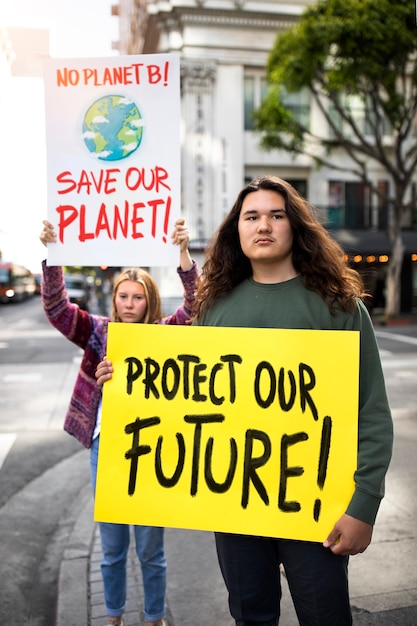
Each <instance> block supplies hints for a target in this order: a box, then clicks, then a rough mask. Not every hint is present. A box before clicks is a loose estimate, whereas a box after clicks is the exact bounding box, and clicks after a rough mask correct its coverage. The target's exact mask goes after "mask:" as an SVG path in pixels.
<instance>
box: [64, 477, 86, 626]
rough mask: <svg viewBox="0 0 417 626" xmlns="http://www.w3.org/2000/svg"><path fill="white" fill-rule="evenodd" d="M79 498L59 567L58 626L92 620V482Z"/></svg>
mask: <svg viewBox="0 0 417 626" xmlns="http://www.w3.org/2000/svg"><path fill="white" fill-rule="evenodd" d="M79 502H80V509H79V511H80V513H79V515H78V517H77V518H76V520H75V523H74V527H73V529H72V532H71V535H70V537H69V541H68V545H67V547H66V549H65V551H64V555H63V558H62V561H61V565H60V568H59V580H58V598H57V612H56V626H80V624H83V625H85V626H87V624H89V622H90V615H89V612H90V611H89V595H90V594H89V588H88V585H89V583H88V573H89V565H90V553H91V546H92V542H93V536H94V530H95V522H94V510H93V509H94V506H93V496H92V493H91V485H90V483H88V484H87V485H86V486H85V487H84V488H83V489H82V491H81V492H80V500H79Z"/></svg>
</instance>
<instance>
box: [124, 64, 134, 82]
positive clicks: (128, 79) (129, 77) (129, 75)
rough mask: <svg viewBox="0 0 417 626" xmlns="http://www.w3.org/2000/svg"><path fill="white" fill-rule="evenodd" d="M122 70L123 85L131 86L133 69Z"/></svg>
mask: <svg viewBox="0 0 417 626" xmlns="http://www.w3.org/2000/svg"><path fill="white" fill-rule="evenodd" d="M123 69H124V72H123V82H124V84H125V85H131V84H132V83H133V80H132V72H133V68H132V67H125V68H123Z"/></svg>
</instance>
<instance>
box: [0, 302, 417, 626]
mask: <svg viewBox="0 0 417 626" xmlns="http://www.w3.org/2000/svg"><path fill="white" fill-rule="evenodd" d="M377 337H378V342H379V346H380V350H381V356H382V360H383V366H384V371H385V375H386V382H387V389H388V393H389V397H390V401H391V405H392V407H393V409H394V413H395V429H396V444H395V445H396V447H395V451H394V458H393V463H392V465H391V468H390V471H389V475H388V478H387V497H386V498H385V500H384V501H383V505H382V507H381V513H380V516H379V519H378V524H377V527H376V532H375V534H374V541H373V544H372V545H371V547H370V548H369V549H368V551H367V552H366V553H365V555H362V556H361V557H355V558H354V559H352V561H351V576H350V578H351V596H352V604H353V605H354V606H355V607H357V609H356V610H357V612H358V614H359V613H360V612H361V611H370V612H371V613H374V612H376V611H379V610H381V611H382V610H389V609H397V608H398V607H409V606H411V605H413V604H414V605H416V604H417V595H416V594H417V591H416V590H417V575H416V569H415V562H414V560H413V559H412V558H411V557H410V554H412V553H413V552H414V554H415V547H416V543H415V541H416V531H415V518H416V514H417V510H416V504H415V503H416V498H415V480H416V478H417V475H416V462H415V459H416V452H417V447H416V446H417V426H416V422H417V410H416V395H417V391H416V390H417V385H416V379H417V326H404V327H390V328H385V327H379V328H377ZM80 357H81V351H80V350H79V349H78V348H76V347H75V346H73V345H72V344H71V343H70V342H68V341H67V340H65V339H64V338H63V337H62V336H61V335H60V334H59V333H58V332H57V331H55V330H54V329H53V328H51V327H50V326H49V325H48V323H47V321H46V320H45V317H44V313H43V310H42V307H41V303H40V299H39V297H34V298H32V299H31V300H29V301H26V302H23V303H19V304H15V305H1V306H0V538H1V539H0V581H1V583H0V618H1V619H2V621H3V622H4V623H7V624H8V626H9V625H10V626H15V625H16V626H21V625H22V626H23V625H29V626H52V625H53V624H54V623H55V609H56V594H57V579H58V572H59V566H60V562H61V559H62V554H63V551H64V550H65V546H66V542H67V539H68V537H69V535H70V533H71V530H72V527H73V525H74V520H75V517H76V515H77V514H78V509H77V507H79V501H80V494H81V495H82V494H84V493H87V491H88V489H89V484H88V481H89V477H88V455H87V454H86V453H85V451H84V449H83V448H82V447H81V446H80V445H79V444H78V442H77V441H76V440H75V439H74V438H72V437H70V436H68V435H67V434H65V433H64V432H63V430H62V422H63V416H64V414H65V411H66V407H67V403H68V399H69V397H70V393H71V390H72V386H73V382H74V377H75V374H76V371H77V368H78V364H79V361H80ZM172 536H173V541H172V542H170V543H169V546H168V549H167V552H168V553H169V559H170V561H171V562H172V563H175V564H174V565H173V567H172V569H171V574H170V577H169V578H170V580H169V585H170V592H171V597H172V606H171V609H172V610H173V613H175V615H176V616H177V617H179V616H181V615H185V614H187V615H188V617H189V619H192V620H194V621H189V622H187V621H186V620H185V619H183V620H182V621H181V619H179V620H178V622H177V623H178V624H179V623H182V624H186V623H187V624H193V623H200V624H201V626H212V625H213V624H214V623H217V624H219V623H223V622H222V621H221V616H225V615H226V616H227V608H226V607H225V602H226V601H225V593H224V589H223V586H222V583H221V581H220V578H219V574H218V571H217V569H216V568H217V564H216V563H215V559H214V555H213V553H212V552H210V554H208V555H207V558H205V555H204V554H201V548H202V546H204V550H207V549H209V548H208V547H207V543H204V542H202V543H199V542H198V541H196V543H195V544H193V543H191V542H188V540H187V536H186V535H185V534H183V533H181V531H173V533H172ZM368 553H369V556H368ZM181 559H183V560H184V561H185V562H186V563H187V569H188V571H186V572H185V571H184V569H182V568H181V563H180V561H181ZM202 562H204V566H202ZM202 573H204V576H205V578H206V579H207V580H210V581H211V583H210V584H211V586H212V587H211V588H210V589H207V588H206V587H204V588H202V587H201V586H199V585H198V584H197V581H198V580H201V574H202ZM365 581H366V582H365ZM197 590H198V592H199V598H198V602H196V598H195V594H196V593H197ZM213 592H214V593H215V595H214V596H213ZM193 606H195V608H194V609H192V607H193ZM185 608H186V609H187V610H186V611H185ZM174 609H175V611H174ZM202 612H203V615H205V618H203V619H201V613H202ZM190 615H191V618H190ZM199 615H200V618H199ZM213 616H216V619H215V620H213V619H212V618H213ZM291 619H293V618H291V617H288V619H287V621H286V620H285V619H284V620H283V623H284V625H285V626H290V624H292V623H296V622H293V621H291ZM411 619H412V620H414V617H413V618H411ZM225 620H226V618H225ZM224 623H229V619H227V621H225V622H224ZM230 623H231V622H230ZM361 623H370V624H371V623H372V624H373V623H375V624H376V623H381V624H382V623H384V624H385V623H386V624H389V623H392V624H394V623H395V624H396V623H401V624H402V626H404V625H405V624H410V625H411V624H417V620H416V621H404V620H403V621H402V622H397V621H393V618H392V620H391V622H389V621H382V620H381V619H379V622H378V621H375V622H372V621H369V622H361ZM83 626H85V625H83Z"/></svg>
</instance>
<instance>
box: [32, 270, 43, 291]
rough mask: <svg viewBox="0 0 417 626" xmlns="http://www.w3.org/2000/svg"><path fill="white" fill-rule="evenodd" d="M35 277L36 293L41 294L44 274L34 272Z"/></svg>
mask: <svg viewBox="0 0 417 626" xmlns="http://www.w3.org/2000/svg"><path fill="white" fill-rule="evenodd" d="M33 277H34V279H35V293H36V295H38V296H39V295H40V293H41V286H42V274H33Z"/></svg>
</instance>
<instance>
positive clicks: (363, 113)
mask: <svg viewBox="0 0 417 626" xmlns="http://www.w3.org/2000/svg"><path fill="white" fill-rule="evenodd" d="M339 104H340V105H341V106H342V107H343V108H344V109H345V110H346V113H347V115H349V117H351V118H352V120H353V122H354V123H355V124H356V126H357V128H358V130H359V132H360V133H362V134H363V135H375V130H374V129H375V126H376V115H375V111H374V110H373V109H372V107H370V106H369V107H367V106H366V103H365V102H364V100H363V98H362V97H361V96H358V95H354V94H340V96H339ZM329 116H330V119H331V120H332V122H333V124H334V126H335V127H336V128H338V129H341V132H342V133H343V135H346V136H347V137H350V136H352V134H353V130H352V128H351V126H350V124H348V123H347V122H345V121H344V120H343V119H342V116H341V114H340V113H339V111H338V110H337V109H336V107H335V104H334V103H333V102H330V108H329ZM329 134H330V137H334V136H335V132H334V130H333V128H332V127H330V128H329ZM391 134H392V129H391V125H390V123H389V121H388V120H387V119H386V118H385V117H383V119H382V135H391Z"/></svg>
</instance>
